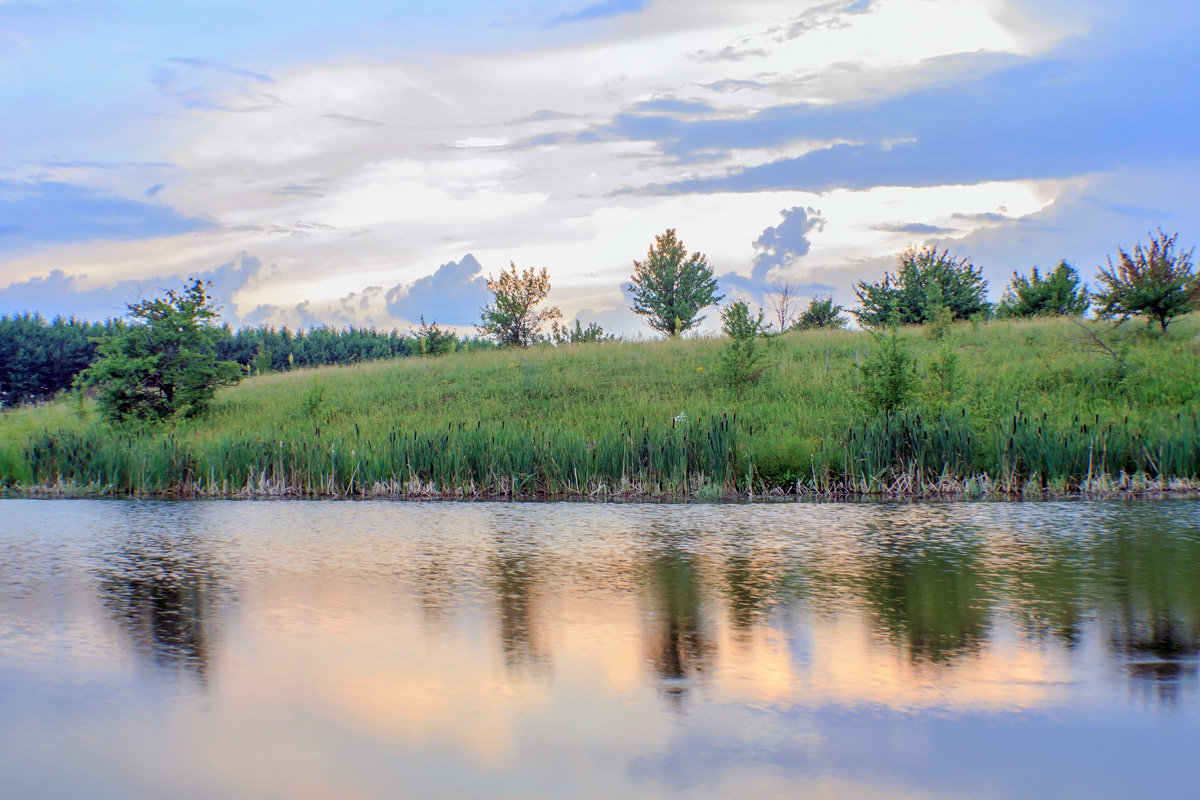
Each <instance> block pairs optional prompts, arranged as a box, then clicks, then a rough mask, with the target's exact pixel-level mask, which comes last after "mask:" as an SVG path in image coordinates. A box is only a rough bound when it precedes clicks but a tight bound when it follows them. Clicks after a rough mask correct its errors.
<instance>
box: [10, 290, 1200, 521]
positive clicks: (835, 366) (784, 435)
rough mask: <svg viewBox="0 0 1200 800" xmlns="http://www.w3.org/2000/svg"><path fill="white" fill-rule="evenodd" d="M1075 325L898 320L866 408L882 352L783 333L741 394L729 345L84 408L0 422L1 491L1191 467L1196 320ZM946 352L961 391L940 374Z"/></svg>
mask: <svg viewBox="0 0 1200 800" xmlns="http://www.w3.org/2000/svg"><path fill="white" fill-rule="evenodd" d="M1094 330H1095V331H1097V332H1098V333H1099V335H1100V337H1101V339H1102V341H1103V343H1104V344H1105V345H1106V346H1107V347H1108V348H1109V351H1106V350H1104V349H1102V348H1101V347H1100V346H1099V345H1098V343H1097V342H1096V341H1095V340H1094V339H1093V338H1091V337H1089V336H1088V335H1087V334H1086V332H1085V331H1084V330H1082V329H1081V328H1080V327H1079V326H1078V325H1076V324H1073V323H1071V322H1069V321H1065V320H1034V321H1011V322H1004V321H992V322H987V323H982V324H977V325H972V324H967V323H962V324H958V325H956V326H955V327H954V328H953V330H952V331H951V332H950V334H949V338H948V339H946V340H943V341H941V342H938V341H933V340H931V339H930V338H929V337H928V336H927V335H926V334H925V332H924V331H923V330H922V329H919V328H914V329H911V330H904V331H901V333H900V339H901V342H902V343H903V345H904V346H905V347H906V348H907V349H908V350H909V352H910V353H911V354H912V355H914V356H915V357H916V361H917V368H918V373H919V374H920V375H921V378H922V382H921V386H920V389H919V391H918V398H917V399H916V400H915V401H914V402H913V403H912V404H910V405H909V407H908V408H907V409H906V410H904V411H902V412H900V413H898V414H895V415H893V416H891V417H890V418H885V417H883V416H881V415H872V414H866V413H864V412H862V411H861V410H856V407H855V405H856V404H855V398H856V396H857V395H858V394H859V391H860V385H861V380H862V378H861V374H860V370H859V369H858V366H857V365H858V364H859V363H861V362H864V361H865V359H866V358H867V357H868V355H869V353H870V351H871V350H872V348H873V347H874V346H875V345H874V343H873V341H872V339H871V337H870V336H869V335H868V334H865V333H862V332H853V331H808V332H794V333H789V334H787V335H786V336H784V337H780V338H776V339H774V340H772V342H771V344H770V349H769V355H768V359H767V363H766V367H765V369H764V371H763V373H762V376H761V378H760V379H759V380H758V381H757V382H756V383H754V384H753V385H752V386H750V387H749V388H748V389H746V390H745V391H744V392H743V393H742V396H741V398H740V399H737V398H736V397H735V395H734V393H733V392H732V391H730V390H729V389H727V388H725V386H724V385H723V384H722V382H721V381H720V379H719V377H718V362H719V359H720V353H721V349H722V347H723V342H722V341H721V340H681V341H667V342H624V343H610V344H602V345H576V346H572V347H562V348H557V349H555V348H542V349H532V350H528V351H512V350H510V351H499V352H480V353H467V354H463V355H457V356H450V357H445V358H440V359H406V360H402V361H401V360H396V361H385V362H374V363H370V364H364V365H360V366H351V367H331V368H325V369H320V370H300V371H295V372H288V373H277V374H272V375H266V376H262V377H259V378H255V379H253V380H248V381H245V382H244V383H242V384H241V385H239V386H237V387H234V388H231V389H228V390H225V391H223V392H221V393H220V394H219V395H218V397H217V401H216V403H215V405H214V407H213V409H212V412H211V413H210V414H209V415H208V416H207V417H205V418H203V419H199V420H182V421H179V422H178V423H176V424H174V425H167V426H158V427H155V428H147V429H135V428H123V429H118V428H113V427H111V426H109V425H108V424H106V423H103V422H102V421H100V420H99V419H98V418H97V415H96V413H95V410H94V408H92V406H91V405H90V402H88V401H84V402H82V403H81V402H80V401H78V400H70V399H68V400H62V401H58V402H56V403H53V404H50V405H47V406H40V407H37V408H26V409H17V410H15V411H10V412H6V413H5V414H4V415H3V416H2V417H0V484H2V485H3V487H4V488H5V489H6V491H8V492H9V493H17V494H24V493H58V494H68V495H159V494H162V495H183V496H235V495H248V496H274V495H283V496H347V495H365V496H572V495H588V494H592V495H622V494H624V495H651V496H699V497H724V496H733V495H743V496H744V495H746V494H747V493H754V494H759V493H764V492H770V491H772V490H775V491H777V492H778V491H784V492H800V493H816V494H825V495H845V494H876V493H882V494H888V493H891V494H918V495H931V494H965V495H968V496H974V495H986V494H997V493H1006V494H1021V495H1025V496H1028V495H1030V494H1039V495H1040V494H1043V493H1050V494H1070V493H1074V492H1085V493H1086V492H1102V491H1118V490H1131V489H1132V490H1137V489H1151V490H1162V489H1171V488H1176V489H1179V488H1186V487H1189V486H1193V485H1194V481H1195V480H1196V479H1197V477H1198V476H1200V423H1198V421H1197V416H1196V415H1197V408H1200V358H1198V356H1200V315H1196V314H1192V315H1190V316H1189V317H1186V318H1183V319H1180V320H1178V321H1176V322H1175V323H1173V324H1172V326H1171V328H1170V330H1169V331H1168V332H1167V334H1166V335H1165V336H1159V335H1147V334H1146V333H1145V329H1143V328H1140V327H1136V326H1133V325H1128V326H1124V327H1122V328H1118V329H1114V328H1112V327H1111V326H1108V325H1103V326H1096V327H1095V328H1094ZM946 348H949V349H950V350H951V351H952V352H954V353H955V354H956V355H957V357H958V368H957V379H958V382H959V384H960V385H959V387H958V389H957V391H954V392H952V393H949V394H947V393H946V392H945V391H944V390H939V389H938V388H937V381H936V380H935V378H934V376H933V374H932V365H933V364H934V362H935V361H936V360H937V359H938V358H939V356H940V355H942V354H943V353H944V352H945V351H946Z"/></svg>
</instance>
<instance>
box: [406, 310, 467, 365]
mask: <svg viewBox="0 0 1200 800" xmlns="http://www.w3.org/2000/svg"><path fill="white" fill-rule="evenodd" d="M412 337H413V340H414V341H415V342H416V351H417V353H418V354H420V355H423V356H444V355H446V354H447V353H453V352H454V350H455V348H456V347H457V346H458V337H457V336H455V334H454V331H451V330H447V329H446V328H439V327H438V324H437V320H434V321H433V322H432V323H429V322H426V321H425V315H424V314H422V315H421V327H420V328H418V329H417V330H415V331H412Z"/></svg>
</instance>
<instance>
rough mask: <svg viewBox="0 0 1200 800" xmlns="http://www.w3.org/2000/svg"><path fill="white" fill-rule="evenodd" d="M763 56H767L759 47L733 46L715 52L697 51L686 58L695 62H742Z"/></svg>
mask: <svg viewBox="0 0 1200 800" xmlns="http://www.w3.org/2000/svg"><path fill="white" fill-rule="evenodd" d="M765 55H767V51H766V50H763V49H762V48H761V47H747V48H744V49H739V48H736V47H734V46H733V45H727V46H726V47H722V48H721V49H720V50H716V51H712V50H698V51H696V52H695V53H692V54H690V55H689V56H688V58H691V59H695V60H696V61H744V60H745V59H747V58H753V57H755V56H765Z"/></svg>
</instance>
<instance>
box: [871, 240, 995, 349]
mask: <svg viewBox="0 0 1200 800" xmlns="http://www.w3.org/2000/svg"><path fill="white" fill-rule="evenodd" d="M934 282H936V283H937V284H938V289H937V291H940V292H941V301H942V302H943V303H944V307H945V308H948V309H949V310H950V317H951V319H956V320H958V319H968V318H970V317H973V316H974V315H976V314H979V313H981V312H985V313H986V312H988V311H990V310H991V305H990V304H989V303H988V302H987V301H986V300H985V299H984V297H985V296H986V294H987V282H986V281H985V280H984V279H983V268H982V267H976V266H974V265H972V264H971V260H970V259H968V258H958V257H956V256H952V255H950V252H949V251H948V250H942V251H941V252H940V253H939V252H938V250H937V248H936V247H934V246H932V245H931V246H928V247H923V248H921V249H920V250H917V249H915V248H912V247H910V248H908V249H907V250H905V251H904V252H903V253H901V254H900V256H899V257H898V269H897V270H896V274H895V275H892V274H891V273H889V272H885V273H884V274H883V280H882V281H881V282H880V283H867V282H865V281H860V282H859V284H858V286H857V287H855V289H854V293H855V294H857V295H858V299H859V300H860V301H861V302H862V309H861V310H860V311H855V312H853V313H854V315H855V316H857V317H858V321H859V322H860V323H861V324H863V325H865V326H867V327H869V328H875V327H880V326H884V325H919V324H921V323H924V322H928V321H931V320H933V319H935V318H936V317H937V316H938V314H939V312H940V311H941V308H942V307H938V308H933V307H928V303H927V300H928V298H929V296H930V284H932V283H934ZM935 293H936V292H935Z"/></svg>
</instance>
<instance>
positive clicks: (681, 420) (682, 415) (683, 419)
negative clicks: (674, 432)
mask: <svg viewBox="0 0 1200 800" xmlns="http://www.w3.org/2000/svg"><path fill="white" fill-rule="evenodd" d="M687 421H688V415H687V412H686V411H680V412H679V413H678V414H676V415H675V424H676V425H686V424H687Z"/></svg>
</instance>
